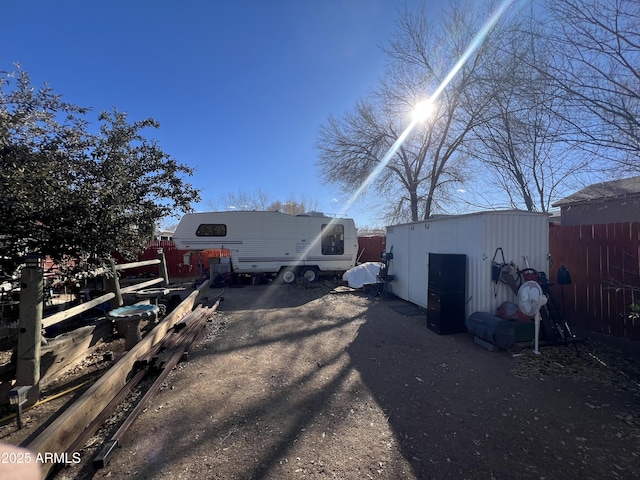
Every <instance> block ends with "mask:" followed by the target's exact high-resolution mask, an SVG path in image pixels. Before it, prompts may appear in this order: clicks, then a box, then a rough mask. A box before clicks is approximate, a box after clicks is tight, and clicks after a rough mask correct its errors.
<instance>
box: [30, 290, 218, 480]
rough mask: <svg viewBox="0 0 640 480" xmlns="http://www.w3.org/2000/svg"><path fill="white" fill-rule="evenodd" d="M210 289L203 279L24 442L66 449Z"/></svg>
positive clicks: (40, 449) (34, 447) (39, 449)
mask: <svg viewBox="0 0 640 480" xmlns="http://www.w3.org/2000/svg"><path fill="white" fill-rule="evenodd" d="M208 290H209V282H208V281H206V282H204V283H203V284H202V285H201V286H200V287H199V288H198V289H197V290H194V291H193V292H192V293H191V295H189V296H188V297H187V298H186V299H185V300H184V301H183V302H182V303H181V304H180V305H178V307H177V308H176V309H175V310H174V311H173V312H171V313H170V314H169V315H167V316H166V317H165V318H164V319H163V320H162V321H161V322H160V323H158V325H156V326H155V328H154V329H153V330H151V331H150V332H149V333H148V334H147V335H146V336H145V337H144V338H143V339H142V340H141V341H140V343H138V344H137V345H136V346H135V347H133V348H132V349H131V351H129V352H128V353H127V354H126V355H125V356H124V357H122V358H121V359H120V360H119V361H118V362H117V363H116V364H115V365H114V366H113V367H111V368H110V369H109V370H108V371H107V372H106V373H105V374H104V375H103V376H102V377H101V378H100V380H98V381H97V382H96V383H94V384H93V385H92V386H91V387H90V388H89V389H88V390H87V391H86V392H85V393H84V394H83V395H82V396H81V397H80V398H79V399H78V400H77V401H76V402H74V403H73V404H72V405H71V406H70V407H69V408H68V409H67V410H65V411H64V412H63V413H62V414H61V415H60V416H59V417H58V418H56V419H55V420H54V421H53V422H52V423H51V424H50V425H49V426H48V427H47V428H46V429H44V430H43V431H42V432H41V433H40V434H39V435H38V436H37V437H36V438H35V439H33V441H31V442H30V443H29V444H27V445H23V446H24V447H26V448H27V449H29V450H31V451H32V452H34V453H35V454H37V453H41V454H42V455H43V456H44V454H45V453H47V452H49V453H53V452H56V453H62V452H65V451H66V450H67V449H68V448H69V446H70V445H71V444H72V443H73V442H74V440H75V439H76V438H77V437H78V436H79V435H80V434H81V433H82V431H83V430H84V429H85V428H86V426H87V425H89V424H91V422H92V421H93V420H94V419H95V418H96V417H97V416H98V415H99V414H100V412H101V411H102V410H103V409H104V408H105V407H106V406H107V405H108V403H109V402H110V401H111V399H112V398H113V396H114V392H118V391H120V390H121V389H122V388H123V387H124V385H125V384H126V383H127V377H128V376H129V374H130V373H131V371H132V368H133V366H134V364H135V363H136V361H137V360H138V359H140V358H142V357H144V356H145V354H146V353H147V352H148V351H149V350H151V349H152V348H153V346H154V345H155V344H156V343H158V342H160V341H161V340H162V338H163V337H164V336H165V335H166V333H167V332H168V331H169V329H170V328H172V327H173V325H174V324H175V323H177V322H178V321H179V320H180V319H181V318H182V316H184V315H185V314H187V313H188V312H190V311H191V310H192V309H193V306H194V305H195V304H196V303H197V301H198V300H200V299H201V298H202V297H204V296H205V294H206V293H207V291H208ZM53 466H54V464H53V463H45V464H43V465H42V469H43V472H44V474H45V476H46V475H47V474H48V472H49V471H50V470H51V468H52V467H53Z"/></svg>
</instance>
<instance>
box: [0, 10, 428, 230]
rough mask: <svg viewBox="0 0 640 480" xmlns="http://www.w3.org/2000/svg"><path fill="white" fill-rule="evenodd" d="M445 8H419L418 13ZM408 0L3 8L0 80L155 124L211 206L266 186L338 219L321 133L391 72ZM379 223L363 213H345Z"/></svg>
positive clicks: (203, 205)
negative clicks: (17, 67) (389, 52)
mask: <svg viewBox="0 0 640 480" xmlns="http://www.w3.org/2000/svg"><path fill="white" fill-rule="evenodd" d="M420 3H426V4H427V5H429V6H433V5H437V4H438V3H439V2H438V1H435V0H434V1H427V0H424V1H420V0H410V1H409V2H408V4H409V6H410V7H413V6H415V5H417V4H420ZM404 5H405V1H404V0H306V1H305V0H261V1H260V0H226V1H222V0H209V1H206V0H198V1H196V0H183V1H180V2H177V1H168V0H153V1H152V0H138V1H132V0H115V1H86V0H56V1H51V0H3V1H2V4H1V5H0V18H1V19H2V21H1V28H0V60H1V62H0V70H5V71H6V70H11V69H12V68H13V63H15V62H19V63H20V64H21V65H22V68H23V69H24V70H25V71H27V72H28V73H29V74H30V76H31V80H32V83H33V84H34V85H41V84H42V83H43V82H48V83H49V85H50V86H51V87H52V88H53V89H54V91H55V92H56V93H59V94H62V95H63V98H64V99H65V100H66V101H69V102H72V103H75V104H77V105H81V106H88V107H92V108H93V118H92V122H93V121H96V124H97V120H96V118H97V114H98V113H99V112H100V111H104V110H109V109H111V108H113V107H117V108H118V109H119V110H120V111H123V112H127V113H128V115H129V120H130V121H134V120H140V119H143V118H147V117H153V118H154V119H156V120H157V121H159V122H160V129H159V130H158V131H157V132H152V131H147V134H148V135H149V136H150V137H152V138H155V139H157V141H158V142H159V144H160V145H161V147H162V148H163V149H164V151H165V152H167V153H168V154H170V155H171V156H173V157H174V158H176V159H177V160H178V161H179V162H181V163H186V164H189V165H191V166H194V167H195V168H196V169H197V174H196V176H194V178H193V179H192V182H193V183H194V184H195V186H196V187H198V188H201V189H202V199H203V201H202V203H201V204H199V205H196V208H197V209H199V210H206V209H208V207H210V206H211V205H212V204H215V205H216V206H218V207H219V208H221V209H222V208H224V207H225V206H224V205H222V204H221V202H220V201H221V198H222V196H223V195H224V194H225V193H237V192H238V191H240V190H242V191H244V192H247V193H251V192H254V191H257V190H258V189H262V190H263V191H265V192H267V193H269V194H270V195H271V196H272V197H273V198H274V199H277V200H282V201H285V200H287V199H289V198H291V197H293V198H298V197H300V196H304V198H306V199H308V200H310V201H315V202H317V206H318V209H319V210H322V211H324V212H328V213H338V212H340V211H341V209H342V206H343V205H342V204H341V203H340V202H336V201H335V199H336V198H340V197H339V195H338V194H339V192H337V191H335V189H334V188H333V187H332V186H326V185H323V184H322V183H321V181H320V179H319V173H318V170H317V168H316V167H315V160H316V158H317V152H316V150H315V148H314V144H315V141H316V138H317V132H318V127H319V126H320V125H322V124H323V123H325V122H326V120H327V118H328V116H329V115H330V114H333V115H336V116H341V115H342V114H343V113H344V112H346V111H347V110H349V109H350V108H351V107H353V106H354V105H355V102H356V101H357V100H358V99H360V98H361V97H363V96H364V95H365V94H366V93H367V90H369V89H371V88H373V87H374V86H375V84H376V83H377V80H378V79H379V78H380V76H381V75H382V73H383V71H384V68H385V63H386V58H385V56H384V54H383V53H382V51H381V47H382V46H384V45H385V44H387V43H388V41H389V40H390V38H391V34H392V32H393V30H394V28H395V19H396V17H397V14H398V12H399V10H401V9H402V8H403V7H404ZM346 213H347V214H348V215H349V216H352V217H353V218H355V219H356V223H357V225H358V226H361V227H362V226H375V225H380V224H379V222H377V220H376V219H375V218H371V217H369V215H368V214H367V207H366V205H360V206H355V207H352V208H350V209H349V210H347V211H346Z"/></svg>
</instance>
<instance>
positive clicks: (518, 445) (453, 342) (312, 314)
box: [56, 282, 640, 480]
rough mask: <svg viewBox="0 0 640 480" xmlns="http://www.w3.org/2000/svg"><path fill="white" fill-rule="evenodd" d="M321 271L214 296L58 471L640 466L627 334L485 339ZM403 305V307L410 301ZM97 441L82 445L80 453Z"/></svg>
mask: <svg viewBox="0 0 640 480" xmlns="http://www.w3.org/2000/svg"><path fill="white" fill-rule="evenodd" d="M335 286H336V284H333V283H331V282H324V283H319V284H312V285H297V286H289V285H276V284H268V285H255V286H246V287H244V288H227V289H225V290H222V289H211V290H210V295H209V296H210V297H214V296H217V295H220V296H223V297H224V301H223V302H222V304H221V307H220V309H219V311H218V313H216V314H215V315H214V318H213V319H212V321H210V322H209V323H208V324H207V326H206V328H205V331H204V333H203V334H202V336H201V337H200V338H199V339H198V340H197V341H196V343H195V344H194V345H193V347H192V349H191V351H190V355H189V357H190V359H189V361H188V362H183V363H181V364H179V365H178V367H177V368H176V369H175V370H174V371H173V372H172V373H171V375H170V376H169V377H168V379H167V381H166V383H165V384H164V385H163V388H162V389H161V391H160V392H159V393H158V394H157V395H156V396H155V397H154V398H153V399H152V401H151V402H150V403H149V404H148V405H147V409H146V411H145V412H144V413H143V414H142V415H141V416H140V417H139V418H138V420H137V421H136V423H135V424H134V425H133V427H132V428H131V429H130V430H129V432H128V433H127V435H126V436H125V438H124V439H123V444H122V446H121V448H120V449H119V450H118V451H117V452H116V454H115V455H114V457H113V459H112V460H111V462H110V463H109V464H107V466H106V467H105V468H103V469H100V470H93V469H92V468H91V467H90V466H87V465H79V466H71V467H67V468H65V469H63V470H62V471H60V472H59V473H58V475H57V476H56V478H60V479H75V478H79V479H107V478H110V479H124V478H127V479H250V478H255V479H258V478H264V479H289V478H317V479H329V478H340V479H361V478H379V479H399V478H402V479H430V478H434V479H441V478H451V479H464V478H469V479H484V478H486V479H492V478H496V479H538V480H540V479H558V478H581V479H598V480H600V479H604V478H634V477H635V474H636V473H635V472H637V471H638V470H640V385H639V382H640V372H639V370H638V364H639V362H638V360H639V358H640V355H638V353H639V348H638V347H639V346H638V344H634V343H631V342H622V341H616V342H611V341H609V340H610V339H607V338H604V337H598V338H595V337H590V338H589V339H588V340H587V341H586V342H584V343H582V344H580V345H579V346H578V347H577V348H574V347H544V348H542V349H541V352H542V353H541V355H538V356H536V355H533V353H532V352H531V350H530V349H528V348H526V349H524V350H522V351H521V352H519V353H517V354H515V355H514V354H513V352H505V351H499V352H489V351H487V350H485V349H483V348H481V347H479V346H478V345H476V344H475V343H474V342H473V340H472V339H471V338H470V337H469V335H467V334H458V335H447V336H438V335H436V334H435V333H433V332H431V331H430V330H428V329H427V328H426V319H425V316H424V315H423V314H422V313H423V312H421V311H419V309H416V312H413V313H416V314H411V315H402V314H400V313H398V312H397V311H396V310H394V308H395V307H398V306H407V304H406V303H405V302H403V301H402V300H399V299H397V298H395V297H386V296H378V297H371V296H367V295H365V294H364V293H362V292H360V291H357V292H349V293H332V289H333V288H334V287H335ZM409 313H412V312H409ZM99 447H100V445H92V446H89V447H87V448H85V449H84V450H83V451H81V452H80V454H81V456H82V458H83V460H84V462H83V463H87V462H88V463H90V460H91V458H93V456H94V455H95V454H96V453H97V450H98V449H99Z"/></svg>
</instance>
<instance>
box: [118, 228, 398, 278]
mask: <svg viewBox="0 0 640 480" xmlns="http://www.w3.org/2000/svg"><path fill="white" fill-rule="evenodd" d="M385 239H386V237H385V236H384V235H373V236H368V237H358V255H359V262H361V263H363V262H379V261H380V254H381V253H382V252H383V251H384V249H385ZM160 248H162V251H163V252H164V256H165V258H166V260H167V269H168V271H169V277H170V278H193V277H197V276H199V275H201V274H202V268H204V269H208V268H209V264H208V258H209V257H214V256H220V255H221V252H218V251H215V250H207V251H205V252H202V253H197V254H196V253H194V254H192V255H191V258H190V261H189V263H190V265H185V258H184V256H185V254H187V253H189V251H188V250H178V249H177V248H176V246H175V244H174V243H173V241H171V240H155V241H153V242H150V243H149V244H148V245H147V249H146V250H145V251H144V253H142V255H140V256H139V257H138V260H139V261H141V260H151V259H154V258H157V257H158V249H160ZM116 260H117V262H118V263H124V262H125V260H124V259H121V258H117V259H116ZM141 273H154V274H157V273H158V267H157V266H155V265H153V266H150V267H139V268H136V269H132V270H127V274H128V275H132V276H135V275H138V274H141Z"/></svg>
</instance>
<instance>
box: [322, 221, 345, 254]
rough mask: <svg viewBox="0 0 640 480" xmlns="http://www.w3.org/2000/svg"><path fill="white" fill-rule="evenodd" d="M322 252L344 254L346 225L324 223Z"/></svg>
mask: <svg viewBox="0 0 640 480" xmlns="http://www.w3.org/2000/svg"><path fill="white" fill-rule="evenodd" d="M321 229H322V254H323V255H344V225H342V224H337V225H331V224H329V225H322V228H321Z"/></svg>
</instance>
